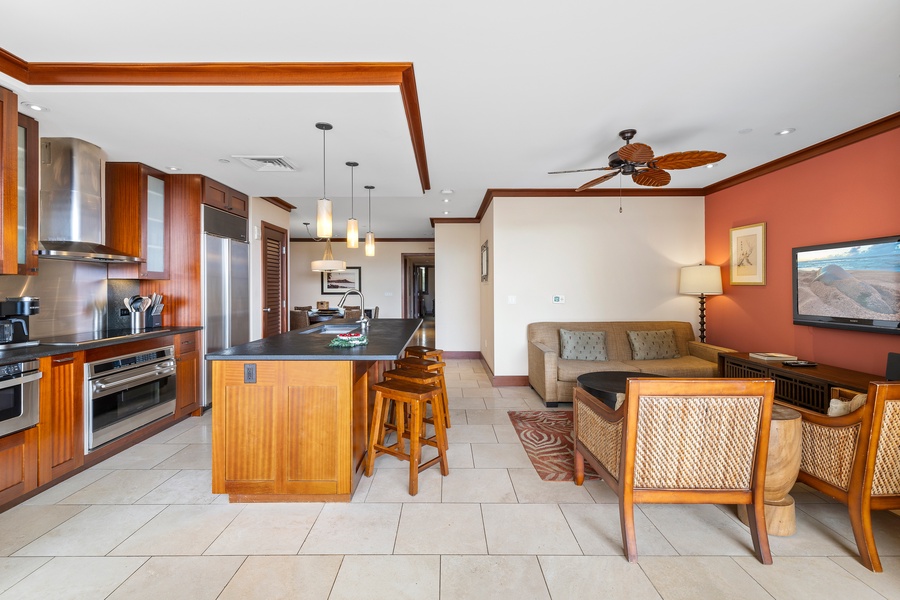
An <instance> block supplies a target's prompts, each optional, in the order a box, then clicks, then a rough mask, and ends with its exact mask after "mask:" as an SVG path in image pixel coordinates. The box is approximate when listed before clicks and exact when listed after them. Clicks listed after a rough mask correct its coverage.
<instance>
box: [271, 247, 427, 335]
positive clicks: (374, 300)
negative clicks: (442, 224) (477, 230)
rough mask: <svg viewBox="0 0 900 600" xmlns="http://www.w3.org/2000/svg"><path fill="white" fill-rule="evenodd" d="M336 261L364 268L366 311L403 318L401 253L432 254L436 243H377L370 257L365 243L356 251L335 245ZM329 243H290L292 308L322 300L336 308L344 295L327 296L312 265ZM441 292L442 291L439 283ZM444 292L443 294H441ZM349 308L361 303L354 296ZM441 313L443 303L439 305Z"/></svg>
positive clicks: (362, 276)
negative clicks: (374, 309)
mask: <svg viewBox="0 0 900 600" xmlns="http://www.w3.org/2000/svg"><path fill="white" fill-rule="evenodd" d="M331 251H332V253H333V254H334V258H335V259H337V260H343V261H346V262H347V266H348V267H361V268H362V270H361V272H360V275H361V277H360V283H361V289H362V293H363V295H364V296H365V297H366V308H373V307H375V306H378V307H379V309H378V313H379V315H378V316H379V317H381V318H390V319H399V318H400V317H401V315H402V307H403V289H402V281H403V262H402V259H401V257H400V255H401V254H430V253H433V252H434V242H390V241H378V240H377V239H376V240H375V256H371V257H370V256H366V255H365V249H364V248H363V244H362V243H360V247H359V248H356V249H349V248H347V244H346V242H332V244H331ZM324 252H325V242H292V243H290V244H288V254H289V255H290V272H289V283H288V287H289V291H288V297H289V298H290V300H289V307H291V308H293V307H294V306H315V304H316V302H317V301H318V300H327V301H329V302H330V303H331V305H332V306H336V305H337V302H338V300H340V295H323V294H322V286H321V274H320V273H313V272H312V271H311V270H310V268H309V263H310V262H312V261H313V260H321V258H322V255H323V254H324ZM437 276H438V277H439V276H440V275H439V273H438V275H437ZM437 289H438V290H440V282H439V281H438V284H437ZM438 293H440V291H438ZM347 304H348V305H351V306H355V305H357V304H359V303H358V302H356V298H355V297H351V298H350V300H348V302H347ZM437 306H438V310H439V311H440V306H441V305H440V303H438V305H437Z"/></svg>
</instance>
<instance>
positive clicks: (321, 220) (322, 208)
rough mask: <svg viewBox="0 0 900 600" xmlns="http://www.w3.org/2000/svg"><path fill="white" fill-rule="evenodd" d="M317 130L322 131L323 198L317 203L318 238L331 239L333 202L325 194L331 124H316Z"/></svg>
mask: <svg viewBox="0 0 900 600" xmlns="http://www.w3.org/2000/svg"><path fill="white" fill-rule="evenodd" d="M316 129H320V130H322V198H321V199H320V200H319V201H318V202H317V203H316V237H320V238H330V237H331V234H332V231H331V200H329V199H328V196H327V195H326V194H325V132H326V131H330V130H331V123H316Z"/></svg>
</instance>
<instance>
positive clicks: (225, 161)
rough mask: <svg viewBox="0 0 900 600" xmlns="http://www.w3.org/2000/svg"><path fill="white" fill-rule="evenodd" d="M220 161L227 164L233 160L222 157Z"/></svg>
mask: <svg viewBox="0 0 900 600" xmlns="http://www.w3.org/2000/svg"><path fill="white" fill-rule="evenodd" d="M219 162H220V163H222V164H223V165H227V164H229V163H230V162H231V161H230V160H228V159H227V158H220V159H219Z"/></svg>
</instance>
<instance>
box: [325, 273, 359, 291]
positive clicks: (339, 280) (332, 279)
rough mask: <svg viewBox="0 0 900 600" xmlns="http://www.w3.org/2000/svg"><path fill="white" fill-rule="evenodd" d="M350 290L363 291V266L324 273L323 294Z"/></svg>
mask: <svg viewBox="0 0 900 600" xmlns="http://www.w3.org/2000/svg"><path fill="white" fill-rule="evenodd" d="M348 290H358V291H362V267H347V270H346V271H332V272H330V273H322V293H323V294H332V295H341V294H343V293H344V292H346V291H348Z"/></svg>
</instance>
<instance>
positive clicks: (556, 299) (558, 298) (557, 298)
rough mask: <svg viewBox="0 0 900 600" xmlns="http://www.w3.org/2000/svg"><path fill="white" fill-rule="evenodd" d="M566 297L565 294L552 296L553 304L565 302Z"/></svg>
mask: <svg viewBox="0 0 900 600" xmlns="http://www.w3.org/2000/svg"><path fill="white" fill-rule="evenodd" d="M565 303H566V297H565V296H553V304H565Z"/></svg>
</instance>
